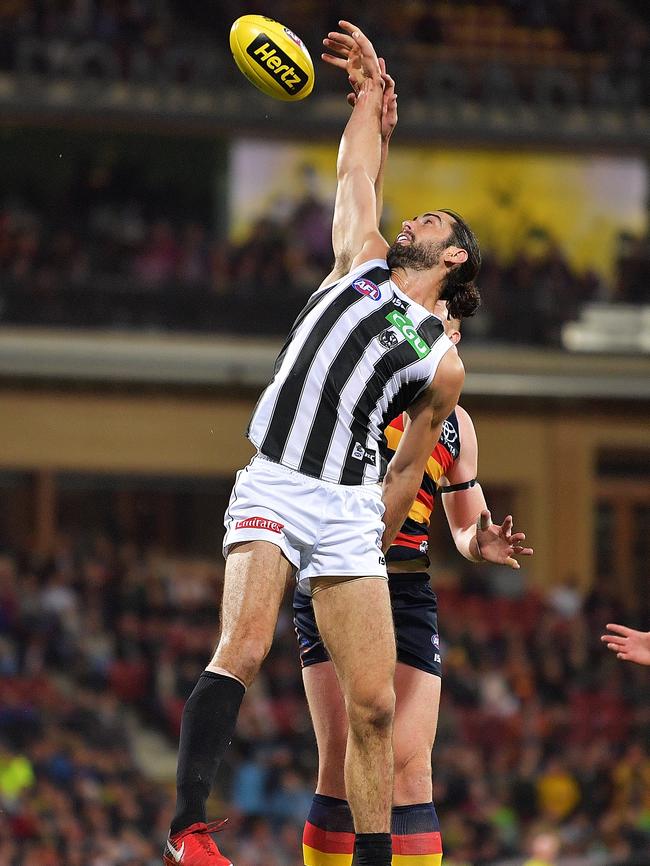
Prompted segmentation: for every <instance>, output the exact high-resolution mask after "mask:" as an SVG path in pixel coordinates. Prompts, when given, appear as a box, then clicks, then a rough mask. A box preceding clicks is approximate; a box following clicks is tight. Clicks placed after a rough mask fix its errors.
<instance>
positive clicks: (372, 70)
mask: <svg viewBox="0 0 650 866" xmlns="http://www.w3.org/2000/svg"><path fill="white" fill-rule="evenodd" d="M339 26H340V27H341V29H342V30H343V31H345V32H343V33H340V32H338V31H332V32H330V33H328V34H327V36H326V37H325V39H323V45H324V46H325V47H326V48H327V50H328V52H331V53H325V54H321V57H322V59H323V60H324V61H325V63H329V64H330V66H336V67H338V68H339V69H344V70H345V71H346V72H347V74H348V78H350V79H351V80H352V81H353V82H354V87H355V89H357V88H358V87H360V86H361V84H363V82H364V80H365V79H366V78H372V79H373V80H374V81H376V82H379V83H381V82H382V75H381V67H380V66H379V58H378V57H377V52H376V51H375V49H374V47H373V44H372V42H371V41H370V40H369V39H368V37H367V36H366V35H365V34H364V33H363V32H362V31H361V30H360V29H359V28H358V27H356V26H355V25H354V24H351V23H350V22H349V21H339Z"/></svg>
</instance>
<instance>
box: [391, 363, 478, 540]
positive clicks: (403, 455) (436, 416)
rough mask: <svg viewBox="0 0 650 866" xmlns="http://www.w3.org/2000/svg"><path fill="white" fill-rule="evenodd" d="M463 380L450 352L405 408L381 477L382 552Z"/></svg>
mask: <svg viewBox="0 0 650 866" xmlns="http://www.w3.org/2000/svg"><path fill="white" fill-rule="evenodd" d="M464 380H465V370H464V368H463V364H462V361H461V360H460V358H459V357H458V354H457V353H456V350H455V349H450V350H449V351H448V352H447V353H446V354H445V356H444V357H443V359H442V360H441V361H440V364H439V366H438V369H437V371H436V375H435V377H434V379H433V382H432V384H431V385H430V386H429V388H428V389H427V391H426V392H425V393H424V394H423V395H422V397H420V399H419V400H417V401H416V402H415V403H414V404H413V405H412V406H410V407H409V408H408V409H407V414H408V416H409V417H408V422H407V424H406V426H405V430H404V435H403V436H402V438H401V439H400V442H399V445H398V446H397V450H396V451H395V455H394V456H393V459H392V460H391V461H390V463H389V464H388V469H387V471H386V477H385V478H384V488H383V493H382V498H383V500H384V505H385V507H386V510H385V512H384V535H383V538H382V548H383V550H384V551H386V550H388V548H389V547H390V545H391V544H392V542H393V540H394V538H395V536H396V535H397V533H398V531H399V529H400V527H401V525H402V524H403V523H404V520H405V519H406V515H407V514H408V512H409V509H410V507H411V505H412V504H413V500H414V499H415V497H416V496H417V492H418V490H419V489H420V484H421V483H422V475H423V474H424V469H425V467H426V463H427V460H428V459H429V456H430V455H431V452H432V451H433V449H434V447H435V444H436V442H437V441H438V439H439V438H440V431H441V429H442V423H443V421H444V420H445V418H446V417H447V416H448V415H449V413H450V412H451V410H452V409H453V408H454V406H455V405H456V403H457V402H458V397H459V395H460V392H461V389H462V387H463V382H464Z"/></svg>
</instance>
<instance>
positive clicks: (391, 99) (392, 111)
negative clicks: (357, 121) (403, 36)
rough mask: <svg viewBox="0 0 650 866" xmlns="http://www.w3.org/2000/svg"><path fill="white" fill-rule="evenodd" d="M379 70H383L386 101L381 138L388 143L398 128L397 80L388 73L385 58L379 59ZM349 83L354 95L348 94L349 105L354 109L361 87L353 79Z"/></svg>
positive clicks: (382, 110) (382, 108) (383, 108)
mask: <svg viewBox="0 0 650 866" xmlns="http://www.w3.org/2000/svg"><path fill="white" fill-rule="evenodd" d="M379 68H380V69H381V77H382V79H383V82H384V99H383V103H382V107H381V137H382V139H383V140H384V141H388V139H389V138H390V137H391V135H392V134H393V130H394V129H395V127H396V126H397V93H395V80H394V78H393V77H392V76H391V75H389V74H388V72H387V71H386V61H385V60H384V58H383V57H380V58H379ZM348 81H349V82H350V87H351V88H352V93H348V103H349V104H350V106H351V107H352V108H354V106H355V105H356V102H357V93H358V91H359V86H358V85H357V83H356V82H355V81H354V79H353V78H348Z"/></svg>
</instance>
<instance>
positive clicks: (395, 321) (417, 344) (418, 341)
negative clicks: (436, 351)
mask: <svg viewBox="0 0 650 866" xmlns="http://www.w3.org/2000/svg"><path fill="white" fill-rule="evenodd" d="M386 318H387V319H388V321H389V322H390V323H391V325H394V326H395V327H396V328H397V330H398V331H399V332H400V333H401V334H402V336H403V337H404V339H405V340H406V341H407V343H410V344H411V346H412V347H413V348H414V349H415V353H416V355H417V356H418V357H419V358H420V360H422V358H426V356H427V355H428V354H429V352H430V351H431V346H429V345H427V343H425V341H424V340H423V339H422V337H421V336H420V335H419V334H418V332H417V331H416V330H415V326H414V325H413V322H412V321H411V320H410V319H409V318H408V316H404V315H402V313H398V312H397V310H392V311H391V312H390V313H389V314H388V315H387V316H386Z"/></svg>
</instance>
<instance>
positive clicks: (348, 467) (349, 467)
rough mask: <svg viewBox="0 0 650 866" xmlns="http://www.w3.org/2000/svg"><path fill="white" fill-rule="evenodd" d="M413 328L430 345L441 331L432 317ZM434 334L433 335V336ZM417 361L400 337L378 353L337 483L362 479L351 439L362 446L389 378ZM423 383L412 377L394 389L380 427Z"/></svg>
mask: <svg viewBox="0 0 650 866" xmlns="http://www.w3.org/2000/svg"><path fill="white" fill-rule="evenodd" d="M429 322H432V323H437V325H438V327H437V328H436V327H435V326H434V327H433V328H431V327H429V326H428V323H429ZM416 330H417V333H418V334H419V335H420V336H421V337H422V338H423V339H425V340H426V341H427V345H429V346H433V345H434V344H435V343H436V342H437V340H438V339H439V338H440V336H441V335H442V334H443V333H444V330H443V327H442V322H441V321H440V320H439V319H437V318H435V317H434V316H432V317H431V318H430V319H425V320H424V322H421V323H420V325H418V327H417V328H416ZM434 334H435V336H433V335H434ZM432 337H433V339H432ZM414 355H415V356H416V357H415V358H414V357H413V356H414ZM419 360H420V358H419V356H417V353H416V352H415V349H414V348H413V347H412V346H411V344H410V343H409V342H408V341H407V340H404V342H402V343H399V344H398V345H397V346H395V348H394V349H391V350H390V351H389V352H386V354H385V355H382V357H381V358H380V359H379V360H378V361H377V363H376V364H375V368H374V373H373V375H372V376H371V377H370V378H369V379H368V381H367V382H366V386H365V388H364V390H363V392H362V394H361V396H360V397H359V399H358V400H357V403H356V405H355V407H354V410H353V421H352V424H351V426H350V443H349V445H348V452H347V455H346V458H345V465H344V467H343V472H342V474H341V484H359V483H361V481H362V480H363V470H364V466H365V464H364V463H363V462H362V461H360V460H358V459H356V458H354V457H353V456H352V452H353V449H354V445H355V442H360V443H361V444H362V445H363V446H365V444H366V439H367V436H368V418H369V417H370V415H371V413H372V411H373V409H374V408H375V406H376V405H377V403H378V402H379V400H380V399H381V395H382V393H383V391H384V389H385V387H386V385H387V383H388V382H389V381H390V379H392V378H393V376H394V375H395V374H396V373H397V372H399V371H400V370H403V369H405V368H406V367H409V366H410V365H411V364H415V363H417V362H418V361H419ZM424 384H425V382H423V381H422V380H416V381H414V382H410V383H409V384H408V385H404V386H403V387H402V388H401V389H400V390H399V391H398V393H397V394H396V395H395V398H394V399H393V400H391V401H390V402H389V404H388V408H387V411H386V412H385V413H384V416H383V418H382V423H381V424H380V428H381V429H382V430H383V429H384V428H385V427H386V424H387V423H388V422H389V421H391V420H392V419H393V418H396V417H397V416H398V415H399V413H400V412H403V411H404V409H406V408H407V406H410V405H411V403H412V402H413V400H414V399H415V398H416V397H417V395H418V394H419V393H420V391H421V390H422V388H423V386H424ZM384 441H385V440H384ZM382 450H384V449H381V448H380V452H381V451H382ZM380 460H381V466H380V467H378V469H379V470H380V472H379V477H380V479H381V478H382V477H383V474H384V472H385V467H386V458H385V457H384V456H381V457H380Z"/></svg>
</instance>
